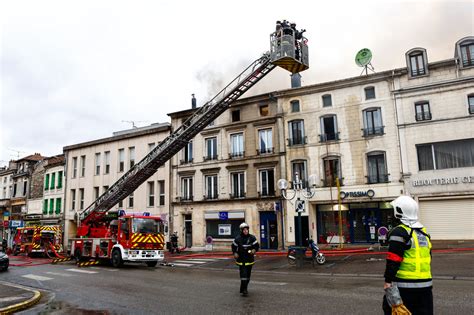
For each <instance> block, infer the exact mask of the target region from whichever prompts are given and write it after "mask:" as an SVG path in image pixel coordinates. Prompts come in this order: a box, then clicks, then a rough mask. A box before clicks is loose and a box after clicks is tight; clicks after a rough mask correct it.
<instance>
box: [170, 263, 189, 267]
mask: <svg viewBox="0 0 474 315" xmlns="http://www.w3.org/2000/svg"><path fill="white" fill-rule="evenodd" d="M171 264H173V265H175V266H177V267H191V266H194V265H193V264H180V263H177V264H175V263H171Z"/></svg>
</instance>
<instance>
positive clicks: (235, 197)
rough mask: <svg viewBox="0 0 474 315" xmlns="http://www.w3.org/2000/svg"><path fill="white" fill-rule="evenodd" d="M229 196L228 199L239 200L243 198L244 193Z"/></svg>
mask: <svg viewBox="0 0 474 315" xmlns="http://www.w3.org/2000/svg"><path fill="white" fill-rule="evenodd" d="M229 196H230V199H240V198H245V193H244V192H238V193H233V194H229Z"/></svg>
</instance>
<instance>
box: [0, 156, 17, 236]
mask: <svg viewBox="0 0 474 315" xmlns="http://www.w3.org/2000/svg"><path fill="white" fill-rule="evenodd" d="M15 169H16V164H15V163H14V162H13V161H11V162H10V163H9V166H7V167H4V168H2V169H0V239H1V240H2V241H3V239H7V240H8V238H9V237H8V235H9V221H10V213H11V204H10V199H11V195H12V192H13V173H14V172H15Z"/></svg>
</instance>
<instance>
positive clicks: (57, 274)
mask: <svg viewBox="0 0 474 315" xmlns="http://www.w3.org/2000/svg"><path fill="white" fill-rule="evenodd" d="M46 273H47V274H48V275H53V276H61V277H74V275H70V274H68V273H63V272H53V271H47V272H46Z"/></svg>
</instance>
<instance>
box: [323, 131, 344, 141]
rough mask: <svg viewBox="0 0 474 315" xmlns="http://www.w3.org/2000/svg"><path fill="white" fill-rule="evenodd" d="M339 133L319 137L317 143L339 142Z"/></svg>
mask: <svg viewBox="0 0 474 315" xmlns="http://www.w3.org/2000/svg"><path fill="white" fill-rule="evenodd" d="M339 140H340V139H339V132H335V133H324V134H322V135H319V142H328V141H339Z"/></svg>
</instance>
